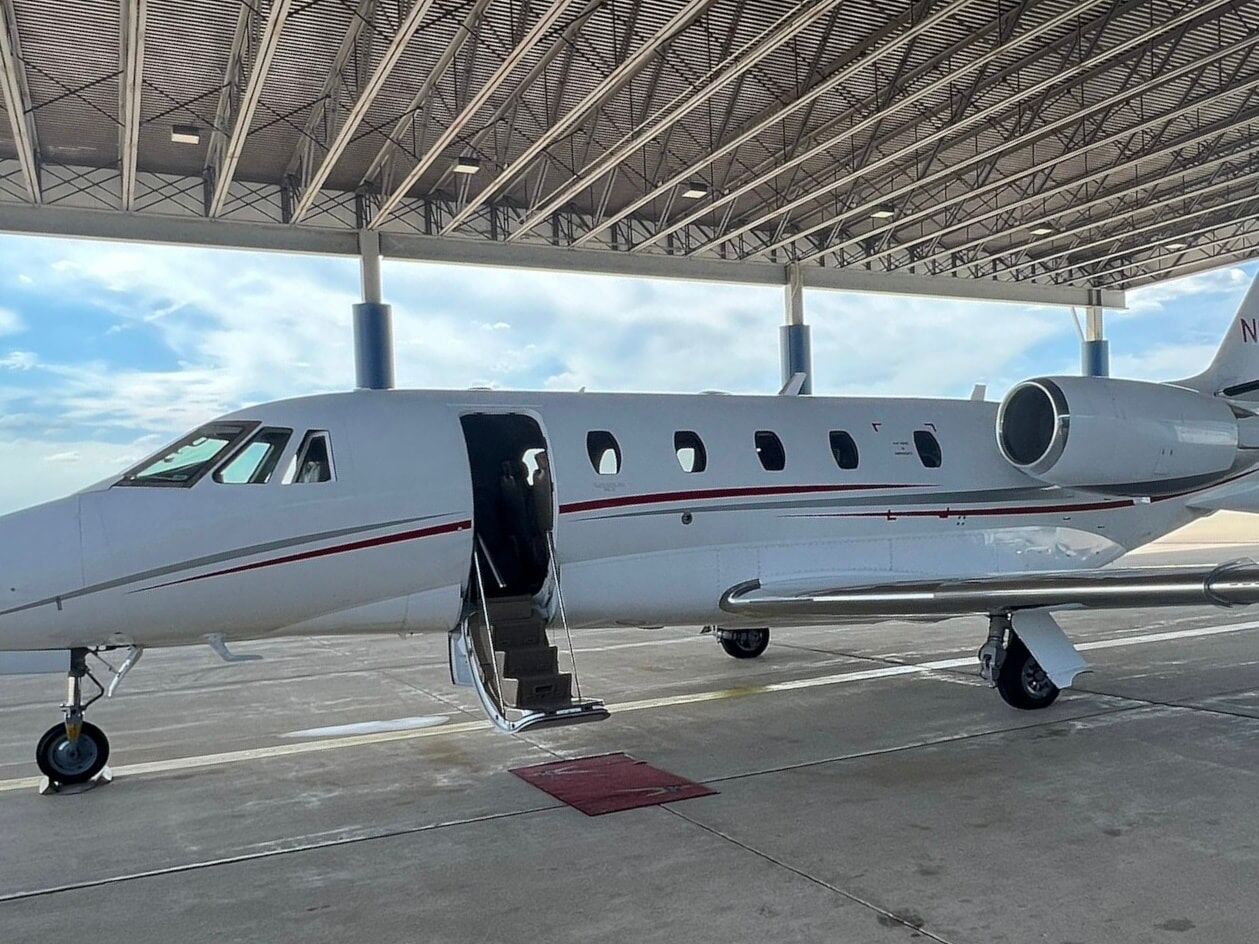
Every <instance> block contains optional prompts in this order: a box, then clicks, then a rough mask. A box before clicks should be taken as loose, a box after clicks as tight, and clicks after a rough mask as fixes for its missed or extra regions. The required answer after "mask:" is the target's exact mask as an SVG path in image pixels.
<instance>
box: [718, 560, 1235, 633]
mask: <svg viewBox="0 0 1259 944" xmlns="http://www.w3.org/2000/svg"><path fill="white" fill-rule="evenodd" d="M1250 603H1259V564H1257V563H1256V562H1255V561H1253V560H1249V559H1244V560H1235V561H1230V562H1228V563H1225V564H1211V565H1194V566H1176V567H1111V568H1105V569H1099V570H1090V571H1044V572H1040V573H1036V572H1029V573H1022V574H1016V575H994V576H988V577H967V578H959V579H943V580H909V581H889V582H886V583H875V584H864V585H852V586H836V585H834V584H830V585H819V586H816V587H812V588H809V587H802V586H801V585H800V584H799V583H792V584H790V585H788V584H782V585H780V586H778V587H775V586H774V585H764V584H762V583H761V581H759V580H752V581H748V582H746V583H741V584H738V585H736V586H734V587H731V588H730V589H729V590H727V591H726V592H725V594H723V595H722V598H721V608H722V609H723V610H725V611H726V612H727V613H730V614H732V615H735V616H739V617H747V618H751V619H767V620H773V619H775V618H789V619H792V620H805V621H807V620H810V619H816V620H818V621H823V620H826V621H849V620H858V619H860V620H871V619H906V620H913V619H946V618H948V617H950V616H966V615H969V614H984V615H990V614H998V613H1013V612H1017V611H1019V610H1027V609H1050V608H1052V609H1061V608H1096V609H1122V608H1125V607H1145V606H1195V605H1197V606H1202V605H1207V604H1213V605H1215V606H1225V607H1228V606H1244V605H1246V604H1250Z"/></svg>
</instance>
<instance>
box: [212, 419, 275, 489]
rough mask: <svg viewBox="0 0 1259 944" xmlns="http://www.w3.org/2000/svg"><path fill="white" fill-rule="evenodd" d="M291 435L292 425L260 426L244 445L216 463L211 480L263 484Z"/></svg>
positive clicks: (269, 477) (223, 482) (272, 470)
mask: <svg viewBox="0 0 1259 944" xmlns="http://www.w3.org/2000/svg"><path fill="white" fill-rule="evenodd" d="M292 435H293V431H292V430H291V429H277V428H267V429H262V430H259V431H258V433H257V435H255V436H254V438H253V439H251V440H250V441H249V443H248V444H247V445H246V446H245V448H244V449H241V450H240V451H239V452H237V453H236V455H235V456H233V457H232V458H231V459H229V460H228V461H227V462H226V463H225V464H224V465H222V466H220V467H219V470H218V471H217V472H215V473H214V481H216V482H220V483H222V484H224V485H266V484H267V483H268V482H270V481H271V475H272V473H274V472H275V467H276V466H277V465H278V464H279V462H280V454H281V453H283V452H284V447H285V446H287V445H288V444H289V439H290V438H291V437H292Z"/></svg>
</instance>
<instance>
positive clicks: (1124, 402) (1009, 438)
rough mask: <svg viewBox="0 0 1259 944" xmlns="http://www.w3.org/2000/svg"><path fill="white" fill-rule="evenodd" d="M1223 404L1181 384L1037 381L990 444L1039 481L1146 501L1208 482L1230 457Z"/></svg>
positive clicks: (1006, 413) (1021, 387)
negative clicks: (1151, 496)
mask: <svg viewBox="0 0 1259 944" xmlns="http://www.w3.org/2000/svg"><path fill="white" fill-rule="evenodd" d="M1237 444H1238V427H1237V418H1236V416H1235V415H1234V413H1233V410H1232V408H1231V407H1230V406H1229V405H1228V404H1227V403H1226V402H1224V401H1222V400H1218V399H1216V398H1214V397H1209V396H1204V395H1203V394H1200V393H1197V392H1195V391H1193V390H1187V389H1185V388H1183V387H1173V386H1169V385H1167V384H1159V383H1146V382H1143V381H1137V380H1117V379H1114V378H1110V377H1041V378H1037V379H1035V380H1027V381H1024V382H1023V383H1021V384H1018V385H1017V386H1016V387H1014V389H1012V390H1011V391H1010V392H1009V393H1008V394H1006V397H1005V399H1004V400H1003V401H1002V402H1001V407H1000V409H999V410H998V411H997V445H998V446H999V447H1000V449H1001V454H1002V455H1003V456H1005V458H1006V459H1007V460H1009V462H1011V463H1012V464H1013V465H1015V466H1017V467H1018V468H1020V469H1022V470H1023V471H1024V472H1026V473H1028V474H1029V475H1032V476H1034V477H1036V478H1038V479H1040V480H1041V481H1043V482H1048V483H1050V484H1052V485H1061V486H1066V487H1072V488H1084V489H1090V490H1092V491H1098V492H1103V493H1107V494H1119V495H1156V494H1159V493H1165V492H1170V491H1175V490H1177V489H1180V488H1185V487H1191V486H1192V485H1195V484H1198V483H1202V482H1209V481H1210V480H1211V479H1213V478H1216V477H1219V476H1221V475H1223V474H1224V473H1226V472H1228V471H1229V470H1230V469H1231V468H1232V467H1233V464H1234V463H1235V462H1236V460H1237V457H1238V449H1237Z"/></svg>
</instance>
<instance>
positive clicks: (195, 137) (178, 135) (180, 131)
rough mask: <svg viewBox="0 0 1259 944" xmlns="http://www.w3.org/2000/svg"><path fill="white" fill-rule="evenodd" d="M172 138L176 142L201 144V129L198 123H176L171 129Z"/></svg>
mask: <svg viewBox="0 0 1259 944" xmlns="http://www.w3.org/2000/svg"><path fill="white" fill-rule="evenodd" d="M170 139H171V141H173V142H174V143H175V144H200V143H201V129H200V128H198V127H197V126H196V125H175V126H174V127H173V128H171V129H170Z"/></svg>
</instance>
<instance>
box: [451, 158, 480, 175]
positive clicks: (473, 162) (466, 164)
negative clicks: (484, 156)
mask: <svg viewBox="0 0 1259 944" xmlns="http://www.w3.org/2000/svg"><path fill="white" fill-rule="evenodd" d="M480 169H481V159H480V158H479V157H476V156H475V155H472V154H465V155H464V156H463V157H461V158H459V159H458V160H457V161H455V166H454V167H452V168H451V170H453V171H454V172H455V173H456V174H475V173H476V172H477V171H479V170H480Z"/></svg>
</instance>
